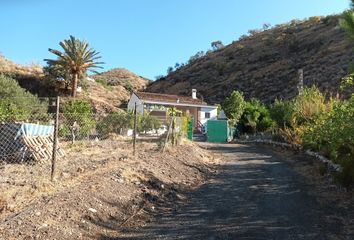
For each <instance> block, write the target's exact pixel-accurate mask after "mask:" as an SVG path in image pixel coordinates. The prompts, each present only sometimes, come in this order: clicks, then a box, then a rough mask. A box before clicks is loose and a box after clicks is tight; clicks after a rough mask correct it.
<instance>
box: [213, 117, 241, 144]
mask: <svg viewBox="0 0 354 240" xmlns="http://www.w3.org/2000/svg"><path fill="white" fill-rule="evenodd" d="M207 128H208V132H207V139H208V142H221V143H224V142H229V141H231V140H232V139H233V138H234V135H235V128H230V127H229V123H228V121H227V120H209V121H208V123H207Z"/></svg>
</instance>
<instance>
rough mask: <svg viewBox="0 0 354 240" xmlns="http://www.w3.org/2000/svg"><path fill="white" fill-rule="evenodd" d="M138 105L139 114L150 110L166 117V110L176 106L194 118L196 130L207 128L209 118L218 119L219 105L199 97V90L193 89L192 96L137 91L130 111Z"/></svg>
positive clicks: (132, 98)
mask: <svg viewBox="0 0 354 240" xmlns="http://www.w3.org/2000/svg"><path fill="white" fill-rule="evenodd" d="M135 106H136V109H137V113H138V114H144V113H145V112H149V114H150V115H152V116H155V117H157V118H159V119H160V120H162V121H163V120H165V119H166V116H167V115H166V112H167V110H168V109H169V108H171V107H176V108H177V109H178V110H180V111H182V112H183V113H188V114H190V115H191V116H192V118H193V129H194V130H195V131H197V130H199V131H201V130H202V129H205V130H206V129H207V126H206V125H207V121H208V120H216V119H217V106H213V105H208V104H207V103H206V102H204V101H203V100H201V99H198V98H197V91H196V90H195V89H193V90H192V95H191V96H189V97H188V96H179V95H169V94H158V93H148V92H135V93H133V94H132V96H131V97H130V100H129V103H128V111H133V110H134V108H135Z"/></svg>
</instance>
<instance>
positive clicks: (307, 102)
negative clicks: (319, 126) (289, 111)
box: [293, 87, 326, 125]
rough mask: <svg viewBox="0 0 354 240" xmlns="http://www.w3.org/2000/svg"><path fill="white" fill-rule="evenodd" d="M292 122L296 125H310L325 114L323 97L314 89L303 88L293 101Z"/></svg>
mask: <svg viewBox="0 0 354 240" xmlns="http://www.w3.org/2000/svg"><path fill="white" fill-rule="evenodd" d="M293 107H294V109H293V114H294V121H295V123H296V124H297V125H303V124H312V123H314V121H316V119H317V118H318V117H319V116H320V115H321V114H322V113H324V112H325V110H326V103H325V97H324V96H323V94H322V93H321V92H320V90H318V88H316V87H311V88H304V90H303V92H302V93H301V94H300V95H298V96H297V97H296V98H295V101H294V106H293Z"/></svg>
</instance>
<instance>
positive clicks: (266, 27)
mask: <svg viewBox="0 0 354 240" xmlns="http://www.w3.org/2000/svg"><path fill="white" fill-rule="evenodd" d="M271 26H272V24H270V23H263V27H262V28H263V30H268V29H269V28H270V27H271Z"/></svg>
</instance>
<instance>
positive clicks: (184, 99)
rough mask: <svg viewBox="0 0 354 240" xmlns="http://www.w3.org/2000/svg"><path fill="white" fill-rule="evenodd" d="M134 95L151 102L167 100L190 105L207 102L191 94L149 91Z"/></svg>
mask: <svg viewBox="0 0 354 240" xmlns="http://www.w3.org/2000/svg"><path fill="white" fill-rule="evenodd" d="M135 95H137V97H138V98H139V99H141V100H143V101H152V102H167V103H179V104H191V105H205V106H207V105H208V104H207V103H206V102H204V101H203V100H201V99H193V98H192V96H190V97H188V96H181V95H170V94H160V93H149V92H136V93H135Z"/></svg>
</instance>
